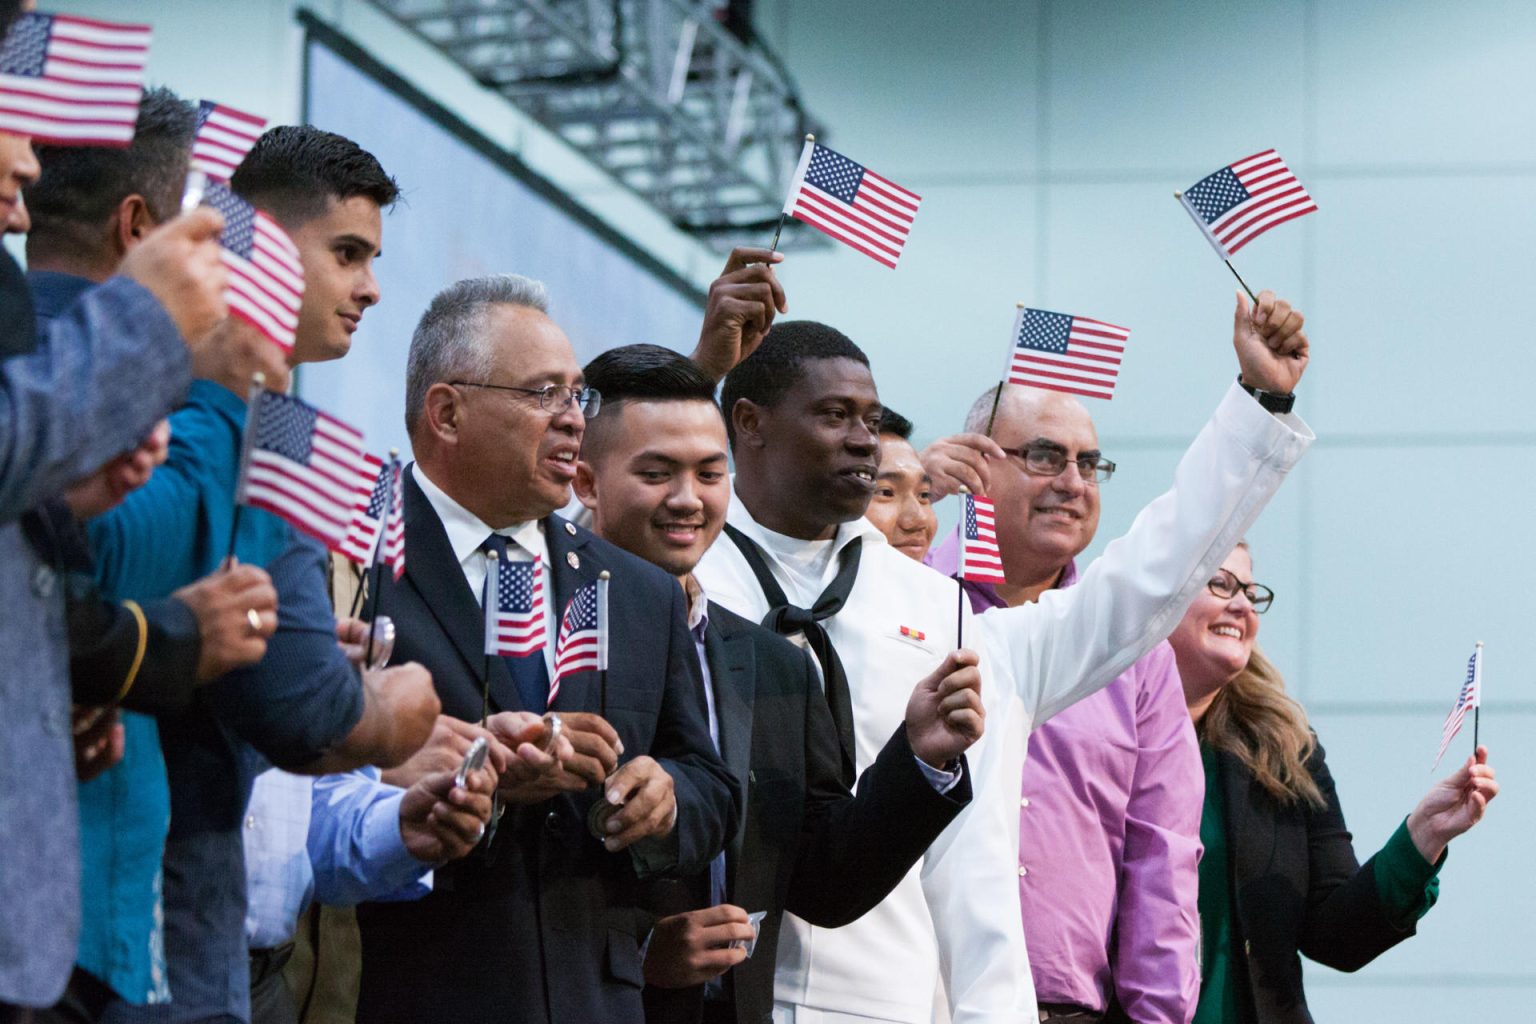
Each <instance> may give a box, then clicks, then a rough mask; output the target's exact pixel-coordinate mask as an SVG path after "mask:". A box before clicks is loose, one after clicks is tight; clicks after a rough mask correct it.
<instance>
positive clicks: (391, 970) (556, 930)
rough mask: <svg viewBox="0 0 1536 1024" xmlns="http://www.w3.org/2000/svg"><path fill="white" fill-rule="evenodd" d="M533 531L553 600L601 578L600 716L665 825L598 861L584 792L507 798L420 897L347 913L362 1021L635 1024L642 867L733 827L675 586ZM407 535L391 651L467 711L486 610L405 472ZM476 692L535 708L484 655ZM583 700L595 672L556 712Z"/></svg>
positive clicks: (569, 683) (641, 568)
mask: <svg viewBox="0 0 1536 1024" xmlns="http://www.w3.org/2000/svg"><path fill="white" fill-rule="evenodd" d="M544 526H545V537H546V539H547V542H548V545H549V553H550V564H551V568H552V570H553V576H554V594H553V595H550V596H551V597H552V598H553V599H554V600H555V601H556V602H558V603H557V604H556V607H557V608H564V607H565V604H566V602H567V601H569V600H570V598H571V595H572V594H573V593H574V591H575V590H576V589H577V588H578V587H580V586H584V585H585V584H587V583H590V582H592V581H593V580H595V579H597V575H598V573H599V572H600V571H602V570H604V569H606V570H608V571H609V572H610V573H611V574H612V582H611V585H610V590H609V602H608V611H609V623H610V645H609V646H610V650H611V652H612V657H611V660H610V664H609V671H608V719H609V721H610V722H611V723H612V725H613V727H614V728H615V729H616V730H617V731H618V733H619V736H620V737H621V738H622V740H623V744H624V758H623V760H629V759H631V758H633V757H635V756H637V755H639V754H647V753H648V754H650V755H651V756H653V757H655V758H656V759H657V760H658V761H660V762H661V763H662V764H663V766H664V767H665V768H666V769H667V771H668V772H669V774H671V776H672V778H673V780H674V782H675V785H676V795H677V807H678V811H677V825H676V827H675V829H674V830H673V832H672V834H671V835H670V836H668V837H667V838H666V839H665V840H648V841H642V842H641V843H637V844H636V845H635V846H634V847H631V848H630V850H627V851H624V852H622V853H617V854H611V853H608V852H606V851H605V850H604V849H603V848H602V846H601V844H599V843H598V841H597V840H595V839H593V838H592V837H591V835H590V834H589V833H588V832H587V810H588V808H589V807H590V806H591V805H592V803H593V801H594V800H595V799H596V798H597V797H598V795H599V794H598V792H597V790H596V789H595V788H594V789H593V790H591V791H588V792H586V793H581V794H575V795H562V796H560V797H556V798H555V799H552V800H549V801H547V802H545V803H543V804H539V805H536V806H529V807H510V808H508V810H507V812H506V814H505V815H504V816H503V818H502V819H501V824H500V826H499V828H498V829H497V831H496V833H495V835H494V837H493V840H492V842H491V843H490V844H489V845H488V846H485V845H484V844H482V849H481V850H477V851H476V852H475V853H474V854H472V855H471V856H470V857H468V858H466V859H465V860H463V861H459V862H456V863H454V864H450V865H448V866H446V867H443V868H439V869H438V870H437V872H436V875H435V879H434V886H433V892H432V894H431V895H430V896H428V897H427V898H426V899H424V900H421V901H418V902H415V903H379V904H369V905H365V906H363V907H360V908H359V910H358V923H359V925H360V929H361V932H362V940H363V976H362V985H361V992H360V999H359V1003H358V1020H359V1021H360V1022H364V1024H373V1022H380V1021H413V1022H421V1024H439V1022H442V1021H457V1022H462V1024H471V1022H473V1024H490V1022H503V1021H504V1022H508V1024H513V1022H523V1021H530V1022H538V1024H556V1022H558V1024H567V1022H585V1021H591V1022H599V1021H600V1022H603V1024H609V1022H612V1024H624V1022H635V1024H638V1022H639V1021H641V1020H643V1018H644V1011H643V1010H642V1007H641V1000H640V988H641V985H642V984H643V982H644V977H643V974H642V970H641V962H640V951H639V942H640V937H641V925H642V923H643V922H646V921H648V920H649V916H648V915H646V914H645V913H644V912H642V911H641V910H640V909H639V903H638V893H639V889H640V880H641V878H644V877H650V876H653V875H657V874H665V873H671V872H676V873H678V874H685V875H691V874H694V873H697V872H698V871H700V870H704V869H706V868H707V866H708V864H709V862H710V860H711V859H712V858H713V857H714V856H715V855H716V854H717V853H718V852H719V851H720V849H721V847H722V846H723V844H724V843H725V840H726V837H727V836H729V835H731V834H732V833H734V831H735V829H736V822H737V819H738V814H739V810H740V798H739V796H738V791H737V787H736V785H735V783H734V782H733V780H732V779H731V777H730V775H729V773H728V772H727V771H726V769H725V766H724V764H722V763H721V761H720V759H719V757H718V756H717V755H716V754H715V752H714V746H713V744H712V743H711V742H710V738H709V725H708V720H707V718H706V715H705V708H704V701H703V697H702V691H701V688H700V687H701V680H700V677H699V670H698V661H697V658H696V656H695V654H694V648H693V642H692V639H691V638H690V637H689V634H688V628H687V620H686V617H685V614H684V595H683V591H682V588H681V587H679V586H678V585H677V581H676V580H674V579H673V578H672V577H670V576H668V575H667V574H666V573H665V572H663V571H662V570H660V569H658V568H656V567H655V566H653V565H651V564H649V563H647V562H644V561H642V560H640V559H638V558H635V557H634V556H632V555H629V554H627V553H626V552H623V551H621V550H619V549H618V548H615V547H613V546H612V545H610V544H607V543H605V542H604V541H602V540H600V539H598V538H597V537H595V536H593V535H592V534H591V533H589V532H588V531H586V530H583V529H581V528H580V527H577V526H574V525H573V524H569V523H567V522H566V521H565V520H563V519H561V518H560V517H558V516H550V517H549V518H548V519H546V520H545V523H544ZM405 541H406V552H407V556H408V557H407V560H406V573H405V575H404V576H403V577H401V579H400V581H399V582H398V583H391V582H389V574H388V573H385V574H384V577H385V581H386V582H385V585H384V587H383V588H382V589H381V590H380V602H379V608H380V611H381V612H382V613H384V614H387V615H389V616H391V617H392V618H393V619H394V621H395V628H396V632H397V640H396V645H395V652H394V660H395V661H419V662H421V663H422V664H424V665H425V666H426V667H427V668H428V669H430V670H431V672H432V678H433V682H434V684H435V686H436V688H437V692H438V695H439V696H440V697H441V698H442V702H443V712H444V713H445V714H449V715H453V716H455V717H458V718H463V719H467V720H471V721H478V720H479V718H480V701H481V688H480V680H481V673H482V672H483V670H484V666H485V655H484V653H483V652H484V616H483V615H482V613H481V610H480V606H479V603H478V602H477V601H476V599H475V596H474V595H473V594H471V593H470V590H469V587H468V586H467V585H466V584H465V581H464V575H463V572H462V570H461V569H460V567H459V564H458V561H457V559H455V558H454V557H453V552H452V549H451V548H450V547H449V544H448V537H447V534H446V533H445V532H444V530H443V527H442V523H441V522H440V521H439V519H438V518H437V514H436V512H435V511H434V510H433V508H432V506H431V504H430V503H429V502H428V501H427V498H426V496H425V495H424V494H423V493H422V491H421V488H420V487H419V486H418V485H417V484H416V481H415V480H414V478H411V477H408V478H407V481H406V484H405ZM491 703H492V704H493V706H494V708H495V710H537V711H540V712H542V711H543V710H544V709H543V708H537V709H522V708H521V706H520V701H519V697H518V692H517V686H516V684H515V683H514V682H513V680H512V676H511V673H510V672H509V671H508V670H507V668H506V665H505V664H504V663H503V661H502V660H501V659H500V658H492V659H491ZM597 709H598V700H597V675H596V673H595V672H587V673H582V674H579V675H576V676H574V677H571V678H568V679H566V680H564V681H563V682H562V683H561V686H560V693H559V697H558V698H557V700H556V702H555V710H557V711H559V710H566V711H572V710H588V711H596V710H597Z"/></svg>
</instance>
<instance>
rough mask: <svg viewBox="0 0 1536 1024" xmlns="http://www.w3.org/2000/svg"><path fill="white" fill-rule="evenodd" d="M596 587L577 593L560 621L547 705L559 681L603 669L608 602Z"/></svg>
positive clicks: (553, 697) (557, 690) (551, 702)
mask: <svg viewBox="0 0 1536 1024" xmlns="http://www.w3.org/2000/svg"><path fill="white" fill-rule="evenodd" d="M603 596H604V595H601V594H599V585H598V584H597V583H589V584H587V585H586V586H584V587H582V588H581V589H580V590H578V591H576V593H575V595H574V596H573V597H572V598H571V602H570V604H568V605H566V606H565V614H564V615H562V616H561V617H560V636H559V638H558V639H557V640H556V641H555V678H554V680H553V681H552V682H551V683H550V684H549V703H550V704H551V705H553V704H554V703H555V696H556V695H557V694H558V693H559V692H560V680H561V679H564V678H565V677H566V676H568V675H572V674H574V673H576V672H595V671H597V670H598V669H602V668H606V667H607V665H606V661H607V659H606V657H605V656H604V655H605V653H606V648H607V645H606V644H604V643H603V632H604V625H605V620H606V619H607V617H608V616H607V610H608V609H607V607H606V605H607V603H608V602H607V601H606V600H603V599H602V598H603Z"/></svg>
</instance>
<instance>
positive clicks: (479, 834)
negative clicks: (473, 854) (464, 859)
mask: <svg viewBox="0 0 1536 1024" xmlns="http://www.w3.org/2000/svg"><path fill="white" fill-rule="evenodd" d="M484 838H485V822H483V821H482V822H481V823H480V831H478V832H476V833H475V842H477V843H478V842H479V841H480V840H482V839H484Z"/></svg>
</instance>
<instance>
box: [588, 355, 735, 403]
mask: <svg viewBox="0 0 1536 1024" xmlns="http://www.w3.org/2000/svg"><path fill="white" fill-rule="evenodd" d="M582 374H583V376H585V378H586V381H587V387H589V388H596V389H597V390H598V391H600V392H602V395H603V408H605V409H606V408H608V407H609V406H612V405H616V404H618V403H620V402H628V401H634V400H637V399H638V400H650V401H658V402H668V401H671V402H685V401H704V402H713V401H714V400H715V382H714V381H712V380H710V379H709V375H708V374H707V373H705V372H704V371H703V370H701V369H699V368H698V366H697V365H696V364H695V363H694V362H693V360H691V359H689V358H688V357H687V356H685V355H682V354H680V353H677V352H674V351H672V350H671V349H669V348H663V347H662V346H660V345H620V346H619V347H618V348H611V349H609V350H608V351H606V352H604V353H603V354H602V355H600V356H598V357H597V358H596V359H593V360H592V361H591V362H590V363H588V364H587V366H586V369H584V370H583V371H582Z"/></svg>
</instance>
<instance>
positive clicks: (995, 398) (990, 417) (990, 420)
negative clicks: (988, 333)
mask: <svg viewBox="0 0 1536 1024" xmlns="http://www.w3.org/2000/svg"><path fill="white" fill-rule="evenodd" d="M1014 308H1015V309H1023V308H1024V303H1022V302H1016V303H1014ZM1019 316H1020V314H1018V313H1014V315H1013V331H1014V335H1015V337H1014V338H1013V339H1012V341H1011V343H1010V345H1009V348H1008V365H1007V366H1005V367H1004V368H1003V376H1002V379H1001V380H999V381H998V382H997V391H996V392H995V393H994V394H993V395H992V411H991V412H990V413H988V414H987V433H986V436H987V437H989V438H990V437H991V436H992V427H993V425H994V424H995V423H996V422H997V407H998V404H999V403H1001V402H1002V400H1003V387H1004V385H1006V384H1007V383H1008V373H1009V370H1010V368H1011V367H1012V366H1013V350H1014V348H1016V347H1017V346H1018V344H1019V339H1018V337H1017V335H1018V333H1019Z"/></svg>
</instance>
